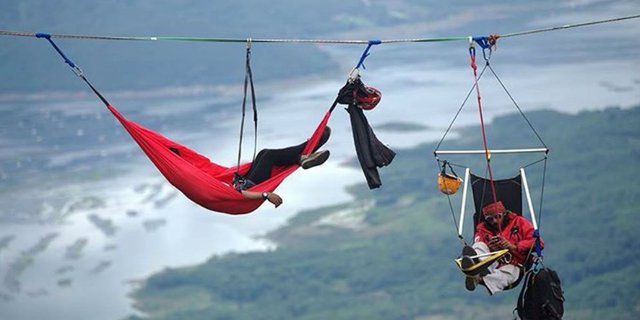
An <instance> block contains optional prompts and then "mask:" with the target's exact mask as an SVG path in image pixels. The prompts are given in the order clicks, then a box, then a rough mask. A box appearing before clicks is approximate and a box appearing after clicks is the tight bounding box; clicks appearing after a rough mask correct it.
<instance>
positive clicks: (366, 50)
mask: <svg viewBox="0 0 640 320" xmlns="http://www.w3.org/2000/svg"><path fill="white" fill-rule="evenodd" d="M381 43H382V40H379V39H373V40H369V44H368V45H367V48H366V49H364V52H363V53H362V56H360V60H359V61H358V64H357V65H356V69H360V67H362V68H363V69H366V67H365V66H364V59H366V58H367V57H368V56H369V49H371V46H373V45H376V44H381Z"/></svg>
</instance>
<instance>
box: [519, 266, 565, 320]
mask: <svg viewBox="0 0 640 320" xmlns="http://www.w3.org/2000/svg"><path fill="white" fill-rule="evenodd" d="M563 304H564V295H563V292H562V287H561V285H560V278H559V277H558V273H556V272H555V271H554V270H551V269H549V268H546V267H545V268H542V269H540V270H539V271H538V273H534V272H532V271H529V272H527V274H526V276H525V278H524V285H523V287H522V290H521V291H520V296H519V297H518V306H517V307H516V310H517V311H518V316H519V317H520V319H523V320H543V319H544V320H547V319H553V320H556V319H557V320H559V319H562V316H563V315H564V306H563Z"/></svg>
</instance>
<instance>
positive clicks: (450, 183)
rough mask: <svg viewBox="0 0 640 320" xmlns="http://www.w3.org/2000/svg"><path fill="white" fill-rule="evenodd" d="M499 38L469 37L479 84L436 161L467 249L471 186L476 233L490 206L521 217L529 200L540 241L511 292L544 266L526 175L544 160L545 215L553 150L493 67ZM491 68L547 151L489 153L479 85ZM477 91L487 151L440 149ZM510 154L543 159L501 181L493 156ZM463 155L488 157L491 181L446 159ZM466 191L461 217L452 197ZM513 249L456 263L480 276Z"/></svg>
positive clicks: (441, 185)
mask: <svg viewBox="0 0 640 320" xmlns="http://www.w3.org/2000/svg"><path fill="white" fill-rule="evenodd" d="M497 38H498V37H497V36H493V35H492V36H489V37H475V38H470V39H469V40H470V41H469V43H470V46H469V53H470V56H471V60H470V62H471V67H472V69H473V76H474V85H473V87H472V88H471V90H469V92H468V94H467V96H466V98H465V99H464V102H463V103H462V105H461V106H460V109H459V110H458V112H457V114H456V115H455V117H454V119H453V121H452V122H451V124H450V125H449V127H448V128H447V130H446V132H445V134H444V136H443V137H442V139H441V140H440V142H439V143H438V145H437V147H436V149H435V150H434V152H433V154H434V157H435V158H436V161H437V165H438V168H439V174H438V188H439V190H440V191H441V192H442V193H443V194H445V195H447V198H448V200H449V207H450V209H451V215H452V218H453V222H454V226H456V231H457V236H458V238H459V240H460V241H461V242H462V243H463V245H464V246H466V245H467V243H466V241H465V239H464V236H463V226H464V219H465V211H466V207H467V197H468V194H469V186H471V193H472V196H473V208H474V209H475V213H474V214H473V226H474V230H473V231H474V234H475V231H476V228H477V226H478V225H479V224H480V223H481V222H482V216H481V214H479V213H480V212H481V211H482V208H484V207H485V206H486V205H488V204H491V203H494V202H497V201H501V202H502V203H503V204H504V207H505V208H506V209H507V210H509V211H511V212H513V213H516V214H517V215H519V216H522V215H523V196H524V199H525V202H524V203H526V207H527V209H528V211H529V217H530V221H531V223H532V225H533V228H534V237H535V238H536V241H535V245H534V246H533V247H532V248H531V249H530V250H529V253H528V254H527V258H526V260H525V263H523V264H522V265H519V267H520V268H521V272H520V276H519V278H518V279H517V280H516V281H515V282H514V283H512V284H511V285H510V286H509V287H507V288H505V290H508V289H512V288H514V287H516V286H518V284H519V283H520V281H521V280H522V279H523V278H524V275H525V273H526V272H527V271H529V270H531V269H534V268H536V269H537V268H538V264H539V263H541V261H542V258H543V257H542V252H541V251H542V248H541V246H540V241H539V239H540V238H539V237H540V235H539V229H538V221H539V218H538V219H536V213H535V210H534V205H533V201H532V197H531V192H530V189H529V185H528V181H527V174H526V171H525V168H527V167H529V166H531V165H534V164H537V163H540V162H543V163H544V169H543V171H542V186H541V192H540V205H539V214H540V213H541V211H542V199H543V195H544V181H545V175H546V160H547V155H548V153H549V149H548V148H547V146H546V145H545V144H544V142H543V141H542V139H541V138H540V136H539V135H538V133H537V132H536V130H535V129H534V128H533V126H532V125H531V122H530V121H529V120H528V119H527V117H526V116H525V115H524V113H523V112H522V110H521V109H520V107H519V106H518V104H517V103H516V101H515V100H514V99H513V96H512V95H511V94H510V93H509V91H508V90H507V88H506V87H505V86H504V84H503V83H502V81H501V80H500V78H499V77H498V75H497V74H496V73H495V72H494V70H493V68H491V65H490V64H489V59H490V57H491V50H492V48H493V47H494V46H495V42H496V40H497ZM475 43H477V44H479V45H480V46H481V47H482V49H483V51H482V53H483V57H484V60H485V62H486V63H485V66H484V68H483V69H482V71H481V72H480V74H479V75H478V73H477V66H476V61H475V45H474V44H475ZM486 69H489V70H490V71H491V73H492V74H493V75H494V76H495V79H496V80H497V81H498V82H499V84H500V85H501V87H502V88H503V89H504V91H505V92H506V94H507V95H508V96H509V98H510V99H511V101H512V102H513V104H514V106H515V107H516V108H517V110H518V111H519V112H520V114H521V115H522V117H523V118H524V119H525V120H526V122H527V124H528V125H529V127H530V128H531V130H532V131H533V133H535V135H536V136H537V138H538V140H539V142H540V143H541V144H542V147H534V148H510V149H489V147H488V145H487V139H486V134H485V126H484V119H483V114H482V105H481V98H480V89H479V85H478V81H479V80H480V78H481V77H482V75H483V74H484V72H485V71H486ZM474 90H475V91H476V95H477V98H478V111H479V115H480V127H481V129H482V138H483V143H484V148H482V149H467V150H441V149H440V146H441V145H442V143H443V141H444V139H445V137H446V135H447V133H448V132H449V131H450V129H451V128H452V126H453V124H454V122H455V121H456V119H457V117H458V116H459V114H460V112H461V111H462V108H464V106H465V104H466V102H467V100H468V99H469V97H470V95H471V94H472V92H473V91H474ZM509 154H520V155H522V154H541V155H542V156H543V158H542V159H540V160H537V161H534V162H533V163H530V164H528V165H524V166H521V167H520V168H519V169H518V170H517V174H516V175H515V176H513V177H510V178H506V179H499V180H496V179H494V178H493V173H492V170H491V156H492V155H509ZM457 155H463V156H474V155H478V156H484V159H485V161H486V177H482V176H479V175H476V174H473V173H472V172H471V168H470V167H469V166H466V165H458V164H453V163H452V162H449V161H448V160H443V159H441V158H444V157H447V158H449V157H454V156H457ZM453 166H458V167H461V168H463V169H464V177H459V176H458V175H457V174H456V173H455V171H454V170H453ZM447 168H448V170H447ZM460 187H462V195H461V205H460V213H459V218H458V219H456V216H455V213H454V208H453V205H452V199H451V198H452V196H453V195H454V194H456V193H457V191H458V190H459V188H460ZM538 217H539V216H538ZM456 220H458V221H456ZM508 251H509V250H508V249H503V250H499V251H495V252H491V253H488V254H480V255H476V256H473V257H472V258H482V259H481V260H482V262H480V263H478V264H475V265H474V266H472V267H471V268H463V266H462V264H461V260H462V259H461V257H460V258H457V259H455V260H454V261H455V263H456V265H457V266H458V268H460V270H461V271H463V272H464V273H466V274H468V275H477V274H479V273H480V272H481V269H482V267H484V266H488V265H490V264H491V263H494V262H496V261H499V260H500V259H504V258H505V257H507V256H508ZM534 251H535V254H534Z"/></svg>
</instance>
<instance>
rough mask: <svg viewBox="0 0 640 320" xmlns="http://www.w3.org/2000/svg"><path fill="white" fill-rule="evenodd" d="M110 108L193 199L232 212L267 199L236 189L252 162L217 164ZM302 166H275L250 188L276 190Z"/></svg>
mask: <svg viewBox="0 0 640 320" xmlns="http://www.w3.org/2000/svg"><path fill="white" fill-rule="evenodd" d="M107 108H108V109H109V111H111V113H113V115H114V116H115V117H116V118H117V119H118V121H120V123H121V124H122V125H123V126H124V128H125V129H126V130H127V132H129V134H130V135H131V137H132V138H133V140H135V141H136V142H137V143H138V145H139V146H140V148H141V149H142V151H144V153H145V154H146V155H147V157H149V159H150V160H151V162H153V164H154V165H155V166H156V167H157V168H158V170H159V171H160V173H162V175H163V176H164V177H165V178H166V179H167V180H168V181H169V182H170V183H171V184H172V185H173V186H175V187H176V188H177V189H178V190H180V191H181V192H182V193H183V194H184V195H185V196H186V197H187V198H189V199H191V200H192V201H193V202H195V203H197V204H199V205H200V206H202V207H204V208H207V209H209V210H213V211H217V212H223V213H228V214H246V213H250V212H252V211H254V210H256V209H257V208H258V207H260V205H262V203H263V202H264V200H263V199H246V198H244V197H243V195H242V193H240V192H238V191H236V190H235V189H234V187H233V185H232V180H233V176H234V174H235V173H236V172H238V173H239V174H241V175H244V174H245V173H246V172H247V171H248V170H249V168H250V167H251V163H244V164H241V165H240V166H233V167H225V166H221V165H219V164H216V163H213V162H211V161H210V160H209V159H208V158H207V157H205V156H203V155H201V154H199V153H197V152H195V151H194V150H191V149H189V148H187V147H185V146H183V145H181V144H179V143H176V142H173V141H171V140H169V139H167V138H166V137H164V136H162V135H161V134H159V133H157V132H154V131H152V130H149V129H147V128H145V127H143V126H141V125H139V124H137V123H135V122H133V121H130V120H128V119H127V118H125V117H124V116H123V115H122V114H121V113H120V112H119V111H118V110H116V108H114V107H113V106H111V105H110V104H107ZM330 116H331V111H328V112H327V113H326V114H325V115H324V117H323V119H322V121H320V123H319V124H318V126H317V128H316V130H315V131H314V132H313V134H312V136H311V138H309V140H308V142H307V145H306V147H305V149H304V151H303V154H309V153H311V150H313V148H314V147H315V146H316V145H317V143H318V141H319V140H320V136H321V135H322V132H323V131H324V128H325V127H326V126H327V122H328V121H329V118H330ZM172 149H173V150H176V151H177V153H178V154H179V155H178V154H176V152H174V151H172ZM298 167H299V165H297V164H295V165H291V166H286V167H274V168H273V170H272V172H271V177H270V178H269V179H267V180H265V181H263V182H262V183H260V184H257V185H255V186H253V187H251V188H249V189H247V190H248V191H255V192H273V191H274V190H275V189H276V188H277V187H278V186H279V185H280V183H282V181H284V179H285V178H286V177H288V176H289V175H290V174H291V173H293V172H294V171H295V170H296V169H297V168H298Z"/></svg>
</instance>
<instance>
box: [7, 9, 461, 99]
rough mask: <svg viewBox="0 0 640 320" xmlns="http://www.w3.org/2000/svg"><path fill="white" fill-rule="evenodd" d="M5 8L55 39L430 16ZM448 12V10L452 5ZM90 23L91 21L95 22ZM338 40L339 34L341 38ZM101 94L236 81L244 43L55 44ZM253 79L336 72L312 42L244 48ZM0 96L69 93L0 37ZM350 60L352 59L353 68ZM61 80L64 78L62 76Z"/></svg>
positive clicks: (323, 31)
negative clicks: (249, 53)
mask: <svg viewBox="0 0 640 320" xmlns="http://www.w3.org/2000/svg"><path fill="white" fill-rule="evenodd" d="M403 2H404V3H402V4H401V5H398V4H388V3H387V2H386V1H371V2H364V3H363V2H360V1H347V2H344V1H336V0H328V1H321V2H308V1H305V2H301V1H284V0H275V1H269V2H264V1H257V0H250V1H228V0H227V1H215V2H212V1H192V0H180V1H161V2H157V1H153V2H140V1H116V2H109V1H91V0H90V1H80V2H79V1H76V0H61V1H55V2H51V1H45V0H34V1H5V2H2V4H0V29H5V30H13V31H28V32H47V33H52V34H55V33H59V34H90V35H115V36H183V37H186V36H194V37H215V38H235V39H238V38H240V39H244V38H273V37H282V38H287V39H296V38H317V39H322V38H323V37H326V36H328V35H333V36H338V37H340V36H339V35H336V34H337V33H339V32H343V33H344V32H348V31H354V30H362V29H363V28H369V27H384V26H394V25H399V24H403V23H407V22H411V21H420V20H422V19H426V18H428V17H429V16H432V15H434V14H435V13H434V12H432V10H431V8H430V7H425V6H423V5H419V4H420V2H419V1H403ZM452 9H453V8H452ZM97 17H98V18H97ZM341 37H344V36H341ZM57 42H58V44H59V45H60V47H61V48H62V49H63V50H64V51H65V52H66V54H67V55H68V56H69V58H71V59H72V60H73V61H74V62H76V63H77V64H78V65H79V66H81V67H82V68H83V69H84V70H85V72H86V73H87V74H88V76H89V77H90V78H91V79H95V81H96V82H97V83H98V85H99V87H100V88H104V89H123V88H127V89H145V88H152V87H161V86H174V85H181V86H184V85H194V84H198V85H203V84H209V85H211V84H220V83H223V84H224V83H240V82H241V81H242V79H243V76H244V50H245V44H244V43H236V44H229V43H204V42H147V41H144V42H136V41H97V40H68V39H60V40H57ZM253 52H254V55H253V59H254V60H253V63H254V73H255V78H256V80H257V81H262V80H270V79H283V78H290V77H292V76H300V75H304V74H310V73H319V72H323V71H328V70H334V69H335V68H337V64H336V62H335V61H332V60H331V58H330V57H329V56H328V54H327V53H326V52H325V51H324V50H323V48H322V47H320V46H317V45H314V44H299V43H296V44H254V49H253ZM0 58H2V63H0V74H2V75H3V77H8V78H7V79H11V81H2V82H0V93H2V92H24V91H29V90H61V89H62V90H69V89H71V90H78V89H79V88H83V87H82V83H80V82H77V81H76V80H75V79H73V77H69V74H68V72H69V70H66V68H67V66H66V65H64V64H63V63H62V59H61V58H60V57H58V56H57V54H56V53H55V52H54V51H53V49H52V48H51V47H50V46H49V44H47V43H46V41H44V40H38V39H35V38H21V37H8V36H2V37H0ZM355 59H356V58H355V57H354V62H355ZM63 75H64V76H63Z"/></svg>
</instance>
